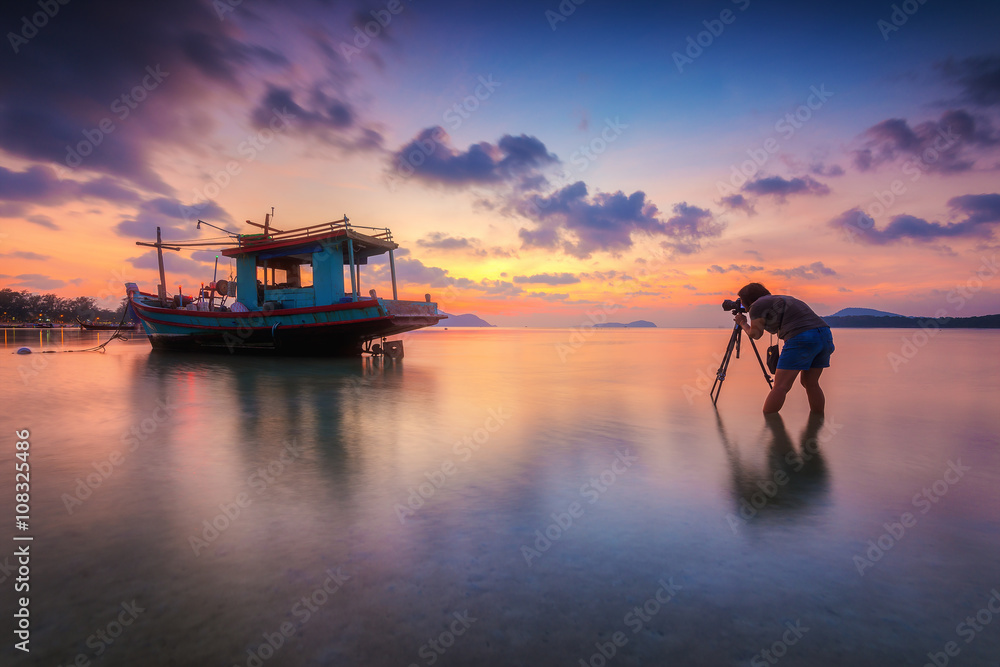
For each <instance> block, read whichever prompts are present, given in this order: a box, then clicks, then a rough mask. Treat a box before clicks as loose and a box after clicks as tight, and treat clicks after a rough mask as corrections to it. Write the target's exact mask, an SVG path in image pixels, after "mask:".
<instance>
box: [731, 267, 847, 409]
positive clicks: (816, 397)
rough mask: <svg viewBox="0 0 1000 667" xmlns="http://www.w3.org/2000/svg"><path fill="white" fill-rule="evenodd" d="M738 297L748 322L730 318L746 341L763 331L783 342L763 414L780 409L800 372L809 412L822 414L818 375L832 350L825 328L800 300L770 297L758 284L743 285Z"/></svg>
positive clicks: (761, 334) (830, 335) (822, 322)
mask: <svg viewBox="0 0 1000 667" xmlns="http://www.w3.org/2000/svg"><path fill="white" fill-rule="evenodd" d="M739 297H740V302H741V303H742V304H743V307H744V308H746V309H747V315H749V316H750V321H749V323H748V322H747V316H746V315H743V314H742V313H739V314H737V315H736V316H735V317H734V318H733V319H734V320H735V321H736V323H737V324H738V325H739V326H740V327H741V328H742V329H743V331H745V332H746V334H747V335H748V336H750V338H752V339H754V340H756V339H758V338H760V337H761V336H763V335H764V332H765V331H767V332H768V333H772V334H778V338H780V339H781V340H783V341H785V344H784V346H783V347H782V350H781V356H780V357H778V370H777V371H776V372H775V374H774V388H773V389H771V393H769V394H768V395H767V398H766V399H765V400H764V413H765V414H769V413H772V412H778V410H780V409H781V406H782V405H784V403H785V396H786V395H787V394H788V391H789V390H790V389H791V388H792V385H793V384H795V377H796V376H797V375H798V374H799V372H800V371H801V372H802V378H801V382H802V386H803V387H805V390H806V397H807V398H808V399H809V409H810V411H812V412H814V413H817V414H823V410H824V407H825V406H826V397H825V396H823V390H822V389H821V388H820V386H819V376H820V375H821V374H822V373H823V369H824V368H829V367H830V354H831V353H832V352H833V350H834V346H833V335H832V334H831V333H830V327H829V325H828V324H827V323H826V322H824V321H823V318H821V317H820V316H819V315H817V314H816V313H814V312H813V310H812V308H810V307H809V306H807V305H806V304H805V303H803V302H802V301H799V300H798V299H795V298H793V297H790V296H782V295H775V294H771V293H770V292H769V291H767V288H765V287H764V286H763V285H761V284H760V283H750V284H749V285H746V286H744V287H743V289H741V290H740V291H739Z"/></svg>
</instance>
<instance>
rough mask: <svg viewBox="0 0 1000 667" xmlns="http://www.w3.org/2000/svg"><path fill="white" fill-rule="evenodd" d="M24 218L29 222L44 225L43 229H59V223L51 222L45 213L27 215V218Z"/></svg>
mask: <svg viewBox="0 0 1000 667" xmlns="http://www.w3.org/2000/svg"><path fill="white" fill-rule="evenodd" d="M25 220H27V221H28V222H30V223H33V224H36V225H38V226H39V227H45V229H51V230H53V231H56V230H58V229H60V227H59V225H57V224H56V223H54V222H52V218H50V217H49V216H47V215H29V216H28V217H27V218H25Z"/></svg>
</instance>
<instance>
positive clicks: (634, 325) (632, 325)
mask: <svg viewBox="0 0 1000 667" xmlns="http://www.w3.org/2000/svg"><path fill="white" fill-rule="evenodd" d="M594 328H595V329H655V328H656V325H655V324H653V323H652V322H649V321H648V320H636V321H635V322H629V323H628V324H622V323H621V322H605V323H604V324H595V325H594Z"/></svg>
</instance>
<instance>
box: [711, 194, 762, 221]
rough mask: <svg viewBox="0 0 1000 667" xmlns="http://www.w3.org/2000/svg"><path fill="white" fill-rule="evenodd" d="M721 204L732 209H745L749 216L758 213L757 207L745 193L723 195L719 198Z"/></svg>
mask: <svg viewBox="0 0 1000 667" xmlns="http://www.w3.org/2000/svg"><path fill="white" fill-rule="evenodd" d="M719 205H720V206H722V208H725V209H728V210H730V211H743V212H744V213H746V214H747V215H748V216H750V215H756V213H757V211H756V209H754V207H753V202H752V201H750V200H749V199H747V198H746V197H744V196H743V195H738V194H737V195H729V196H728V197H723V198H722V199H720V200H719Z"/></svg>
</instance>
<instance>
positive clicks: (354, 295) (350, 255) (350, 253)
mask: <svg viewBox="0 0 1000 667" xmlns="http://www.w3.org/2000/svg"><path fill="white" fill-rule="evenodd" d="M347 261H348V262H349V263H348V265H347V266H348V269H350V272H351V301H357V300H358V285H357V283H356V282H355V281H354V239H352V238H350V237H348V238H347Z"/></svg>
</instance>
